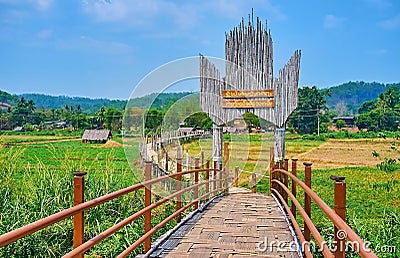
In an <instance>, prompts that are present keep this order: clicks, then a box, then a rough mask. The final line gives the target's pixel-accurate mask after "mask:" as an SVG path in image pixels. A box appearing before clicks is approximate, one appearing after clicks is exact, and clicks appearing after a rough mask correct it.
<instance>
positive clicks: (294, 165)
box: [291, 159, 297, 218]
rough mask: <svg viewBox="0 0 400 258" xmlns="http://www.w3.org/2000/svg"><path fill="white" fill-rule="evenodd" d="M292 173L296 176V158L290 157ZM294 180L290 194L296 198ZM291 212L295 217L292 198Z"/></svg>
mask: <svg viewBox="0 0 400 258" xmlns="http://www.w3.org/2000/svg"><path fill="white" fill-rule="evenodd" d="M292 175H293V176H295V177H297V159H292ZM296 192H297V190H296V182H294V180H292V194H293V196H294V197H295V198H296ZM291 210H292V214H293V217H294V218H296V206H295V205H294V202H293V200H292V207H291Z"/></svg>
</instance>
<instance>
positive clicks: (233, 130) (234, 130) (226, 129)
mask: <svg viewBox="0 0 400 258" xmlns="http://www.w3.org/2000/svg"><path fill="white" fill-rule="evenodd" d="M222 132H223V133H227V134H231V133H238V132H239V130H238V129H237V128H235V127H230V126H224V127H223V128H222Z"/></svg>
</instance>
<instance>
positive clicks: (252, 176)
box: [251, 173, 256, 193]
mask: <svg viewBox="0 0 400 258" xmlns="http://www.w3.org/2000/svg"><path fill="white" fill-rule="evenodd" d="M251 192H252V193H255V192H256V174H255V173H252V174H251Z"/></svg>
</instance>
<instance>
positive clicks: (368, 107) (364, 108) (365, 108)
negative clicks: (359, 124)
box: [358, 100, 376, 114]
mask: <svg viewBox="0 0 400 258" xmlns="http://www.w3.org/2000/svg"><path fill="white" fill-rule="evenodd" d="M375 108H376V100H368V101H365V102H364V103H362V104H361V106H360V108H359V109H358V113H359V114H365V113H368V112H370V111H372V110H374V109H375Z"/></svg>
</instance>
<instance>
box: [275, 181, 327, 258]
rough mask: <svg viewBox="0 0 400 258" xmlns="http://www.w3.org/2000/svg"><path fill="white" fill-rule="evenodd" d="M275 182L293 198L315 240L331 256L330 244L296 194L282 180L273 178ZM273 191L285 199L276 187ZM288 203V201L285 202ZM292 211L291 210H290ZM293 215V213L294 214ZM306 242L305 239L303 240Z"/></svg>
mask: <svg viewBox="0 0 400 258" xmlns="http://www.w3.org/2000/svg"><path fill="white" fill-rule="evenodd" d="M272 181H273V182H275V183H278V184H279V185H280V186H281V187H282V188H283V189H284V190H285V191H286V190H287V191H286V192H287V193H288V194H289V195H290V197H291V198H292V200H293V202H294V204H295V206H296V208H297V209H299V212H300V214H301V216H302V217H303V219H304V222H305V223H306V224H307V226H308V227H309V228H310V231H311V233H312V234H313V236H314V238H315V240H316V241H317V243H318V245H319V246H320V247H321V250H322V253H323V254H324V256H325V257H329V256H331V253H330V252H329V250H328V248H327V247H328V246H327V245H326V243H325V242H324V239H323V238H322V236H321V234H320V233H319V232H318V229H317V228H316V227H315V225H314V224H313V223H312V221H311V218H310V217H309V216H308V215H307V213H306V211H305V210H304V209H303V208H302V207H301V205H300V203H299V202H298V201H297V199H296V198H293V197H294V196H293V195H292V193H291V192H290V191H289V189H287V187H286V186H285V185H284V184H282V182H280V181H279V180H276V179H273V180H272ZM273 191H274V192H275V193H277V195H278V196H279V199H281V198H282V199H284V198H283V197H282V195H281V194H279V192H278V191H276V190H275V189H273ZM285 203H286V202H285ZM290 213H291V212H290ZM292 215H293V214H292ZM303 242H304V241H303Z"/></svg>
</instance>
